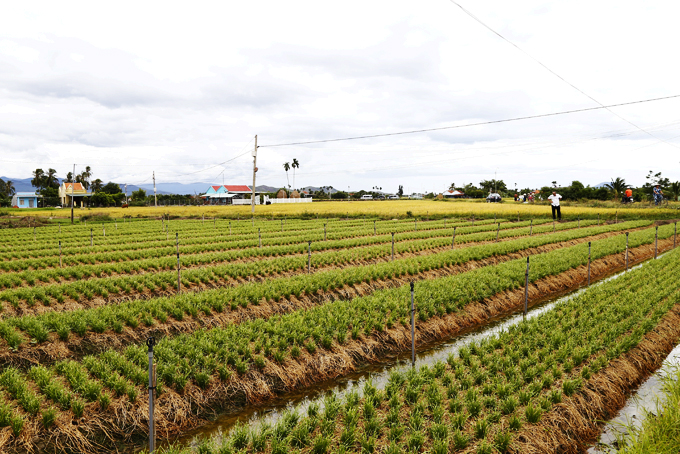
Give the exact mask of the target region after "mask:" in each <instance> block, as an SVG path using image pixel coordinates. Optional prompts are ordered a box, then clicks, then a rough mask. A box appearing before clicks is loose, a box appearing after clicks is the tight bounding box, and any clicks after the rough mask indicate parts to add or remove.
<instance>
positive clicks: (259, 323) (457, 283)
mask: <svg viewBox="0 0 680 454" xmlns="http://www.w3.org/2000/svg"><path fill="white" fill-rule="evenodd" d="M604 241H607V240H604ZM577 249H578V248H577V247H574V248H569V250H567V249H565V250H560V251H555V252H552V253H548V254H544V255H541V256H537V257H535V260H534V261H533V262H532V263H533V264H534V268H537V269H538V271H537V276H541V275H547V274H550V273H556V272H559V271H558V269H559V267H560V266H562V264H563V263H564V262H572V264H574V263H575V262H573V261H572V259H573V258H574V257H578V256H583V255H584V254H583V251H582V250H577ZM580 249H583V248H580ZM549 256H552V257H549ZM679 264H680V254H679V253H677V252H676V251H673V252H672V253H669V254H666V255H665V256H664V257H662V258H660V259H659V260H657V261H653V262H651V263H648V264H646V265H645V266H644V267H641V268H640V269H638V270H635V271H632V272H630V273H628V274H627V275H626V276H625V277H624V278H622V279H618V280H613V281H609V282H605V283H603V284H601V285H597V286H594V287H592V288H590V289H588V290H587V291H586V292H584V293H582V294H581V295H579V296H577V297H575V298H573V299H571V300H568V301H567V302H565V303H564V304H562V305H560V306H558V307H557V308H555V309H554V310H553V311H551V312H548V313H546V314H544V315H542V316H539V317H536V318H534V319H530V320H529V321H527V322H525V323H522V324H519V325H517V326H515V327H512V328H510V329H509V330H508V331H507V332H503V333H501V334H499V335H497V336H495V337H492V338H490V339H489V340H486V341H483V342H481V343H478V344H471V345H470V346H469V347H468V348H466V349H461V350H460V351H459V356H458V357H457V358H456V357H450V358H449V360H448V362H447V364H445V363H439V364H436V365H434V366H433V367H432V368H421V369H420V370H419V371H415V370H413V371H412V372H408V373H406V374H396V373H395V374H393V375H392V376H391V377H390V381H389V384H388V386H387V387H386V388H385V389H384V390H378V389H375V388H374V387H373V386H372V385H371V384H370V383H369V384H368V385H367V386H366V387H365V389H364V397H363V400H362V399H360V398H359V396H358V395H355V394H350V395H348V397H347V399H346V400H345V401H344V402H336V401H335V400H334V399H332V398H329V399H328V400H327V401H326V403H325V405H324V408H323V409H321V408H319V407H316V409H315V408H314V406H311V407H310V409H311V410H309V412H308V416H307V417H306V418H305V417H301V416H298V415H296V414H295V413H294V412H291V413H288V415H287V416H284V417H283V418H282V419H281V422H279V423H278V424H277V425H276V426H274V427H271V428H269V427H266V426H265V427H264V428H263V429H261V430H259V431H256V432H248V431H247V430H245V429H244V428H237V429H236V430H234V431H233V433H232V435H231V437H230V438H229V439H228V442H227V444H226V445H225V449H234V450H237V451H238V450H243V449H248V450H253V451H258V450H261V449H266V450H268V451H269V450H271V452H285V451H287V450H289V449H290V448H291V447H292V448H294V449H300V448H305V447H307V446H318V448H313V449H314V450H315V452H326V451H328V450H330V451H331V452H336V451H344V452H347V451H350V452H352V451H358V450H361V449H366V450H369V451H372V449H374V448H375V447H377V446H383V447H385V449H387V450H389V451H388V452H401V451H404V450H409V451H415V452H419V451H421V450H422V449H431V450H432V452H450V451H455V450H462V449H470V448H476V452H490V449H491V445H495V446H496V448H497V449H498V450H499V451H504V450H505V449H507V447H508V446H509V444H511V442H512V433H513V432H514V431H516V430H518V429H519V428H520V427H521V426H522V425H523V424H534V423H537V422H539V421H540V419H541V415H542V413H543V412H545V411H547V410H549V409H550V408H551V407H552V406H553V405H554V404H556V403H559V402H560V401H561V400H562V399H563V398H564V396H565V395H566V396H570V395H572V394H573V393H575V392H577V391H578V389H579V388H580V387H581V386H582V384H583V381H584V380H588V379H589V378H590V377H591V376H592V374H594V373H596V372H597V371H599V370H600V369H602V368H603V367H605V366H607V364H608V363H609V362H610V361H611V360H613V359H614V358H617V357H618V356H620V355H621V354H623V353H625V352H627V351H629V350H630V349H632V348H633V347H635V346H636V345H637V344H638V343H639V342H640V341H641V339H642V337H643V336H644V335H645V334H646V333H648V332H649V331H650V330H652V329H653V328H654V327H655V326H656V325H657V323H658V322H659V320H660V319H661V318H662V317H663V316H664V315H665V314H666V313H667V312H668V311H669V310H670V309H671V308H673V307H674V306H675V305H676V300H677V296H678V294H679V288H680V281H679V280H678V279H677V273H676V272H675V270H677V269H678V265H679ZM523 265H524V261H523V260H519V261H514V262H508V263H505V264H502V265H498V266H496V267H493V269H491V268H492V267H490V268H488V269H480V270H477V271H473V272H470V273H466V274H464V275H459V276H454V277H449V278H444V279H439V280H437V281H436V282H423V283H422V284H419V285H418V289H417V292H418V293H417V295H418V296H417V304H418V318H419V320H420V321H423V322H426V321H427V320H428V318H430V317H434V316H437V315H443V314H444V313H446V312H451V311H456V310H459V309H460V308H462V307H463V306H464V304H465V303H466V302H465V301H462V300H467V301H470V300H471V299H473V298H477V299H482V298H484V297H485V294H486V295H491V294H493V293H494V292H498V291H502V290H503V287H505V288H516V287H518V286H519V285H521V284H520V282H521V280H522V279H521V275H522V274H523V273H522V271H523ZM517 274H519V275H520V279H517V278H516V276H515V275H517ZM537 276H532V278H533V279H535V278H536V277H537ZM475 291H476V292H475ZM407 302H408V291H407V290H406V289H405V288H401V289H398V290H391V291H384V292H378V293H376V294H374V295H372V296H371V297H368V298H357V299H355V300H353V301H352V302H348V303H342V302H340V303H334V304H328V305H325V306H323V307H319V308H314V309H311V310H309V311H303V312H299V313H294V314H288V315H284V316H280V317H273V318H271V319H269V320H266V321H265V320H255V321H253V322H245V323H243V324H241V325H239V326H230V327H226V328H218V329H213V330H205V331H199V332H196V333H193V334H191V335H182V336H177V337H175V338H166V339H163V340H161V341H160V342H159V344H158V345H157V347H156V349H155V357H156V360H157V371H158V379H159V386H158V389H157V391H158V393H159V395H160V398H161V399H163V395H164V394H165V393H166V392H168V387H171V388H174V389H176V390H179V391H181V390H183V389H185V388H186V387H187V386H188V385H189V384H190V382H191V383H194V384H195V385H197V386H198V387H199V388H200V389H204V390H206V391H205V392H206V395H209V394H211V389H212V387H213V386H214V385H216V384H217V383H218V382H227V383H228V382H230V381H232V380H238V378H237V377H239V376H240V375H242V374H245V373H246V372H248V370H249V369H250V368H251V367H252V368H258V369H266V368H267V367H268V364H269V363H270V362H271V363H281V364H283V365H284V366H285V365H293V363H294V362H295V359H296V358H298V357H300V356H301V355H315V354H317V353H318V351H319V350H321V349H325V350H331V351H340V350H342V349H343V346H344V345H345V344H346V343H347V342H348V340H349V338H350V337H352V338H354V339H356V340H357V341H361V340H362V339H363V338H364V336H371V335H373V334H378V333H380V332H383V331H385V330H386V329H390V327H391V326H394V325H396V324H403V325H406V324H407V320H406V318H407V314H408V309H407ZM391 324H392V325H391ZM303 350H306V352H304V351H303ZM146 366H147V355H146V347H141V346H139V347H137V346H131V347H129V348H127V349H126V350H125V351H123V352H121V353H119V352H114V351H107V352H104V353H102V354H100V355H93V356H87V357H85V358H84V359H83V360H82V361H81V362H77V361H70V360H68V361H61V362H58V363H56V364H55V365H54V366H50V367H45V366H35V367H32V368H30V369H29V370H27V371H25V372H24V371H20V370H17V369H14V368H6V369H5V370H4V371H3V372H2V374H1V375H0V388H2V391H3V392H4V398H3V401H2V402H0V424H2V425H5V426H8V425H11V427H12V428H13V430H14V433H15V434H19V433H20V431H21V430H22V425H23V422H24V421H25V420H26V419H27V418H35V419H37V420H38V421H40V425H42V426H44V427H46V428H50V427H51V426H52V425H53V424H54V422H55V420H56V419H57V418H58V417H59V413H60V412H62V413H67V416H68V414H71V417H72V418H75V419H77V418H79V417H80V415H83V414H87V415H88V417H90V418H100V419H102V418H104V419H105V418H111V417H113V416H112V415H107V414H106V408H107V407H108V406H109V405H111V403H112V401H113V400H114V399H120V400H128V401H130V402H131V403H134V404H135V405H139V406H143V405H145V400H144V398H143V391H144V390H145V385H146V383H147V381H148V375H147V369H146ZM191 395H192V396H194V397H193V398H195V396H196V395H197V394H196V393H195V392H192V394H191ZM219 400H220V401H221V400H222V399H221V398H219ZM85 410H86V412H85ZM85 427H87V426H85ZM137 429H138V430H139V431H140V432H143V428H141V427H138V428H137ZM126 430H129V428H128V429H126ZM258 437H261V438H260V439H258ZM258 443H259V444H258ZM322 445H323V446H325V447H323V446H322ZM371 447H372V448H371ZM322 448H323V449H322ZM226 452H228V451H226Z"/></svg>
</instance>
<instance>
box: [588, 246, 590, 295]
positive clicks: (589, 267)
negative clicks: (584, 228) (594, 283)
mask: <svg viewBox="0 0 680 454" xmlns="http://www.w3.org/2000/svg"><path fill="white" fill-rule="evenodd" d="M588 287H590V241H588Z"/></svg>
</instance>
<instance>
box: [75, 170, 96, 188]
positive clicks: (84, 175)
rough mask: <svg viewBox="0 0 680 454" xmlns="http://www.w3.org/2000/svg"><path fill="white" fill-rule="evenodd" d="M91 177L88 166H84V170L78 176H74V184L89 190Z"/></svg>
mask: <svg viewBox="0 0 680 454" xmlns="http://www.w3.org/2000/svg"><path fill="white" fill-rule="evenodd" d="M91 176H92V171H91V169H90V166H86V167H85V170H83V171H82V172H80V175H77V176H76V183H80V184H82V185H83V188H85V189H86V190H87V189H90V177H91Z"/></svg>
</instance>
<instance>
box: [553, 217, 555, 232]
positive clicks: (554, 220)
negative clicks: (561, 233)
mask: <svg viewBox="0 0 680 454" xmlns="http://www.w3.org/2000/svg"><path fill="white" fill-rule="evenodd" d="M553 233H555V220H554V219H553Z"/></svg>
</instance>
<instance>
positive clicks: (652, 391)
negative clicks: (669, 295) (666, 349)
mask: <svg viewBox="0 0 680 454" xmlns="http://www.w3.org/2000/svg"><path fill="white" fill-rule="evenodd" d="M678 366H680V345H679V346H677V347H675V348H674V349H673V351H672V352H671V353H670V354H669V355H668V357H667V358H666V360H665V361H664V363H663V365H662V366H661V368H660V369H659V370H658V371H657V372H656V373H655V374H654V375H652V376H651V377H649V378H648V379H647V381H645V382H644V383H642V385H640V387H639V388H638V389H637V390H636V391H635V393H633V394H632V395H631V396H630V397H629V398H628V401H627V402H626V406H625V407H623V408H622V409H621V410H620V411H619V413H618V414H617V415H616V417H614V418H613V419H611V420H609V421H607V424H606V425H605V426H604V429H603V430H602V434H601V435H600V439H599V440H598V442H597V443H596V444H595V445H594V446H591V447H590V448H589V449H588V453H589V454H602V453H614V452H617V449H616V448H617V446H618V443H617V441H616V440H617V436H622V437H624V438H625V437H626V435H627V434H628V428H630V427H635V428H639V427H640V426H641V424H642V421H643V420H644V418H645V412H654V411H656V408H657V402H658V403H659V404H663V403H664V399H663V394H662V392H661V391H662V389H663V378H664V377H665V376H666V375H667V374H668V373H669V372H670V371H671V370H673V368H677V367H678Z"/></svg>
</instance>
